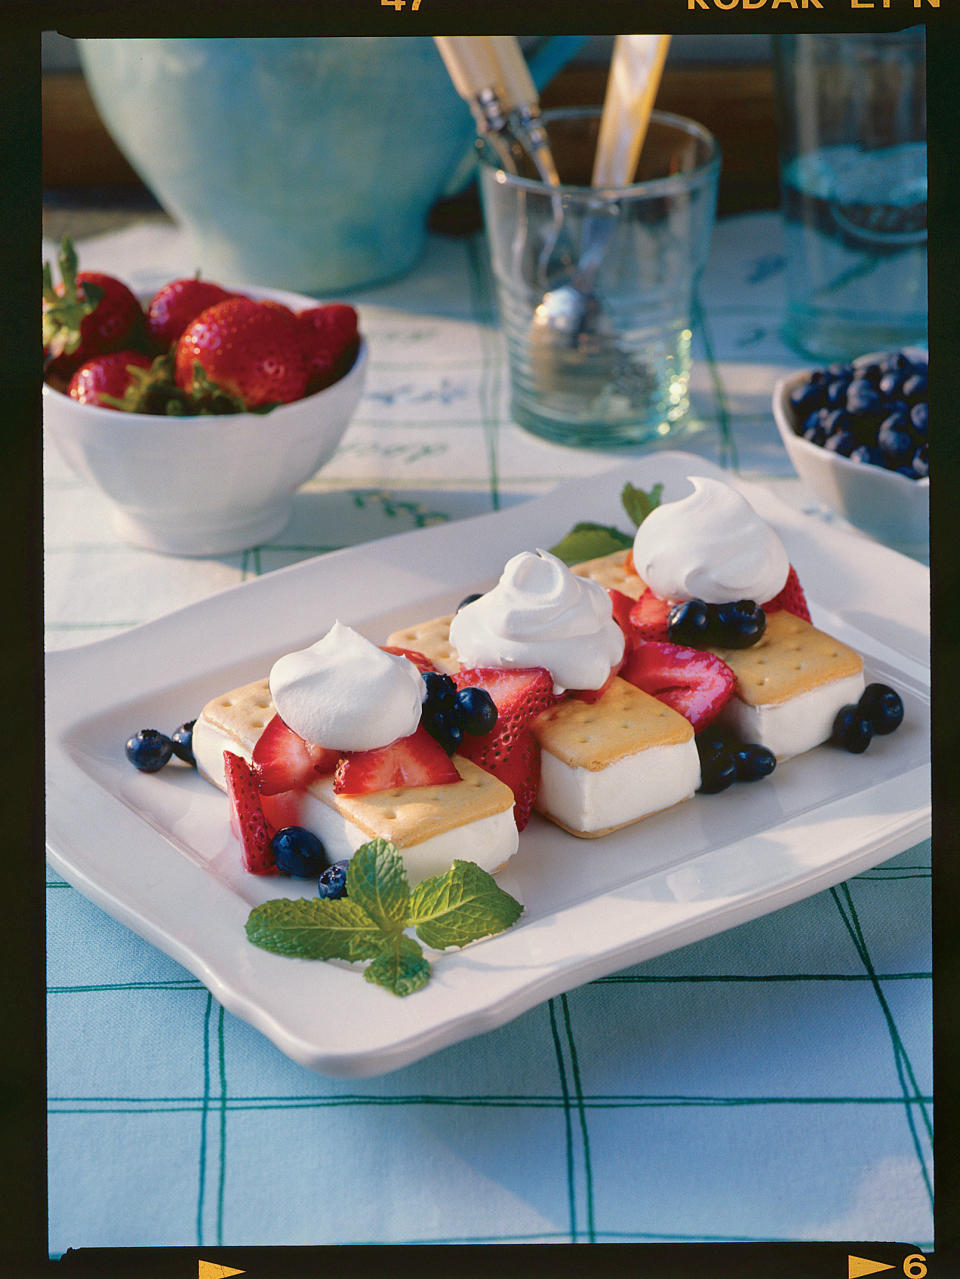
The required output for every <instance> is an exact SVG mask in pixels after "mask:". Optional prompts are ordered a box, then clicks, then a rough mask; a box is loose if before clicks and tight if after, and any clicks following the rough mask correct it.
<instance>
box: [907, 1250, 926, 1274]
mask: <svg viewBox="0 0 960 1279" xmlns="http://www.w3.org/2000/svg"><path fill="white" fill-rule="evenodd" d="M903 1273H904V1274H905V1275H906V1276H907V1279H923V1276H924V1275H925V1274H926V1273H927V1262H926V1258H925V1257H924V1255H923V1253H921V1252H912V1253H911V1254H910V1256H909V1257H904V1259H903Z"/></svg>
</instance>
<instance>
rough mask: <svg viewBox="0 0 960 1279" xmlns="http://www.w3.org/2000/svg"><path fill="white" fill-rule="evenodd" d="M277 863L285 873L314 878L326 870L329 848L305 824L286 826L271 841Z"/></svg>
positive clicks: (301, 877)
mask: <svg viewBox="0 0 960 1279" xmlns="http://www.w3.org/2000/svg"><path fill="white" fill-rule="evenodd" d="M270 847H271V849H272V850H273V855H274V857H275V858H276V862H277V865H278V866H279V867H280V869H281V870H282V871H283V873H284V874H285V875H295V876H296V877H297V879H314V878H316V877H317V876H318V875H319V874H320V872H321V871H323V870H325V869H326V867H327V865H328V862H327V850H326V849H325V848H324V846H323V844H322V842H321V841H320V840H319V839H318V838H317V837H316V835H314V833H313V831H309V830H306V829H305V828H304V827H303V826H284V827H282V828H281V829H280V830H278V831H277V833H276V834H275V835H274V837H273V839H272V840H271V841H270Z"/></svg>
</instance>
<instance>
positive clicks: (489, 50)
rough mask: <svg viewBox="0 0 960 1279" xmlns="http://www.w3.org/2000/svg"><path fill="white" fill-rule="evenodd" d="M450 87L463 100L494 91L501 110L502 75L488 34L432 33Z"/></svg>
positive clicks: (506, 107) (468, 100) (469, 100)
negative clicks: (447, 75)
mask: <svg viewBox="0 0 960 1279" xmlns="http://www.w3.org/2000/svg"><path fill="white" fill-rule="evenodd" d="M433 39H434V43H435V44H436V46H437V49H438V50H439V51H440V56H441V58H443V61H444V65H445V66H446V68H447V73H448V74H449V76H450V79H451V80H452V81H453V87H454V88H455V89H456V91H457V93H459V94H460V97H461V98H463V99H464V100H465V101H466V102H469V103H472V102H473V100H474V99H475V98H476V97H477V96H478V95H479V94H481V93H483V91H484V90H493V92H494V93H496V94H497V97H498V98H499V99H500V103H501V106H503V108H504V110H507V109H508V105H507V104H506V103H505V102H504V101H503V96H504V84H503V75H502V72H501V70H500V66H499V64H498V62H497V56H496V53H495V52H494V48H493V45H492V43H491V39H490V37H489V36H434V37H433Z"/></svg>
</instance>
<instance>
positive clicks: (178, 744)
mask: <svg viewBox="0 0 960 1279" xmlns="http://www.w3.org/2000/svg"><path fill="white" fill-rule="evenodd" d="M196 722H197V721H196V720H195V719H188V720H187V722H186V723H185V724H181V725H180V727H179V728H178V729H177V730H176V731H175V732H173V733H171V734H170V741H171V743H172V745H173V753H174V755H176V757H177V759H182V760H183V762H184V763H185V764H189V765H190V766H191V767H192V768H196V766H197V761H196V760H195V759H194V757H193V726H194V724H195V723H196Z"/></svg>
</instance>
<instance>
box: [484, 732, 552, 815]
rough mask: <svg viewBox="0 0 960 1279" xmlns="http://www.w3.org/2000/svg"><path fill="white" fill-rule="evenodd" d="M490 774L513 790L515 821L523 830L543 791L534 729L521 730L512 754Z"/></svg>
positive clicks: (537, 744) (538, 746) (537, 743)
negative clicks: (540, 791) (539, 792)
mask: <svg viewBox="0 0 960 1279" xmlns="http://www.w3.org/2000/svg"><path fill="white" fill-rule="evenodd" d="M488 771H490V772H492V773H493V775H494V777H497V778H499V780H500V781H501V782H503V783H504V785H505V786H509V787H510V789H511V790H512V791H513V817H514V821H515V822H516V823H517V830H523V828H524V826H526V824H527V822H528V821H529V820H530V813H531V812H532V811H533V805H534V803H535V801H536V798H537V791H539V789H540V743H539V742H538V741H537V739H536V738H535V737H534V735H533V733H532V732H531V730H530V729H529V728H524V729H521V730H520V732H519V734H518V735H517V739H516V741H515V742H514V745H513V749H512V750H511V751H510V754H509V755H507V757H506V759H503V760H501V761H500V762H499V763H498V764H497V766H496V768H495V769H490V770H488Z"/></svg>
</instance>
